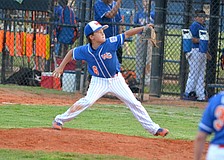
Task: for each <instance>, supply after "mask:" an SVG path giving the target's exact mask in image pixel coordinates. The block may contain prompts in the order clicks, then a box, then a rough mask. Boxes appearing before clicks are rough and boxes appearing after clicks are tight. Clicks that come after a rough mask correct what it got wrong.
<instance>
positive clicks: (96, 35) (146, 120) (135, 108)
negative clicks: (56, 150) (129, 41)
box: [53, 21, 169, 137]
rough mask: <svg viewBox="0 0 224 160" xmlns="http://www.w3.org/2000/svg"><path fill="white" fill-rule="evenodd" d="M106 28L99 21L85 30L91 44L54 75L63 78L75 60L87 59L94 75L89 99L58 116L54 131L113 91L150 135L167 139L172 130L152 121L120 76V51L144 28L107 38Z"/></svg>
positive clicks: (76, 51) (71, 55)
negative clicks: (64, 72)
mask: <svg viewBox="0 0 224 160" xmlns="http://www.w3.org/2000/svg"><path fill="white" fill-rule="evenodd" d="M106 28H108V26H107V25H104V26H102V25H101V24H99V23H98V22H97V21H91V22H89V23H88V24H87V25H86V26H85V29H84V32H85V35H86V37H87V39H88V41H89V43H88V44H87V45H83V46H79V47H76V48H74V49H72V50H70V51H69V52H68V53H67V54H66V56H65V58H64V59H63V61H62V63H61V64H60V66H59V67H58V68H56V69H55V71H54V72H53V75H54V76H56V77H60V75H61V74H62V73H63V69H64V67H65V65H66V64H67V63H68V62H69V61H70V60H72V59H74V60H85V61H86V62H87V63H88V71H89V73H90V75H92V78H91V81H90V85H89V88H88V91H87V94H86V96H85V97H83V98H81V99H79V100H78V101H76V102H75V103H74V104H73V105H72V106H71V107H70V108H69V109H68V110H67V111H66V112H65V113H63V114H61V115H58V116H56V117H55V120H54V121H53V128H54V129H58V130H61V129H62V125H63V124H64V123H65V122H67V121H70V120H72V119H74V118H75V117H76V116H77V115H79V114H80V113H81V112H82V111H84V110H85V109H87V108H88V107H90V106H91V105H93V103H94V102H95V101H97V100H98V99H99V98H100V97H102V96H103V95H105V94H106V93H109V92H110V93H112V94H114V95H115V96H117V97H118V98H119V99H120V100H122V101H123V102H124V103H125V104H126V105H127V106H128V107H129V108H130V110H131V112H132V113H133V115H134V116H135V118H136V119H137V120H138V121H139V122H140V123H141V125H142V126H143V127H144V128H145V129H146V130H147V131H148V132H149V133H151V134H153V135H155V136H158V135H160V136H163V137H164V136H166V135H167V134H168V133H169V131H168V130H167V129H164V128H160V126H159V125H158V124H156V123H154V122H153V121H152V120H151V118H150V116H149V115H148V113H147V111H146V110H145V108H144V107H143V106H142V104H141V103H140V102H139V101H138V100H137V99H136V98H135V96H134V94H133V93H132V92H131V90H130V88H129V87H128V85H127V84H126V82H125V80H124V78H123V76H122V74H121V73H120V64H119V62H118V59H117V55H116V51H117V49H118V48H119V47H120V45H122V44H123V43H124V39H125V38H129V37H130V36H133V35H134V34H137V33H138V32H140V31H142V30H143V28H144V27H137V28H133V29H131V30H128V31H126V32H124V33H122V34H119V35H117V36H113V37H110V38H105V34H104V30H105V29H106Z"/></svg>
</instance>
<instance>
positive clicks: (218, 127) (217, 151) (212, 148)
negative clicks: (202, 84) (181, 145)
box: [194, 91, 224, 160]
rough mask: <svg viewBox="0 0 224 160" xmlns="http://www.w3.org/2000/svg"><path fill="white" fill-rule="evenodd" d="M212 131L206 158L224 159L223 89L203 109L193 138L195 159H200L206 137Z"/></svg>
mask: <svg viewBox="0 0 224 160" xmlns="http://www.w3.org/2000/svg"><path fill="white" fill-rule="evenodd" d="M213 132H214V134H215V135H214V138H213V139H212V141H211V143H210V145H209V149H208V153H207V160H218V159H224V91H222V92H220V93H219V94H217V95H215V96H213V97H212V98H211V99H210V101H209V103H208V106H207V108H206V109H205V111H204V114H203V116H202V120H201V122H200V123H199V131H198V134H197V136H196V139H195V154H194V159H195V160H200V159H201V155H202V151H203V148H204V144H205V141H206V138H207V136H208V135H209V134H211V133H213Z"/></svg>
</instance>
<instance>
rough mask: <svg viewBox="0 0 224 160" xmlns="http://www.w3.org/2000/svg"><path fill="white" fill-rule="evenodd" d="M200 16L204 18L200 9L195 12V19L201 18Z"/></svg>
mask: <svg viewBox="0 0 224 160" xmlns="http://www.w3.org/2000/svg"><path fill="white" fill-rule="evenodd" d="M202 16H205V11H203V10H202V9H201V10H200V9H197V10H195V17H202Z"/></svg>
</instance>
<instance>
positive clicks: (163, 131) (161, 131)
mask: <svg viewBox="0 0 224 160" xmlns="http://www.w3.org/2000/svg"><path fill="white" fill-rule="evenodd" d="M168 133H169V130H168V129H165V128H159V129H158V131H157V132H156V134H155V135H154V136H162V137H165V136H166V135H167V134H168Z"/></svg>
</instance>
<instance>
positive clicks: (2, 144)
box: [0, 88, 208, 160]
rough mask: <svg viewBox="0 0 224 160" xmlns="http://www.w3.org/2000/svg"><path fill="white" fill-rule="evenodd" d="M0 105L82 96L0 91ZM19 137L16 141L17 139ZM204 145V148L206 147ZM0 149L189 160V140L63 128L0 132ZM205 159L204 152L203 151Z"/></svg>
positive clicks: (177, 102) (105, 100)
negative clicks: (58, 129)
mask: <svg viewBox="0 0 224 160" xmlns="http://www.w3.org/2000/svg"><path fill="white" fill-rule="evenodd" d="M0 95H1V96H0V104H9V103H13V104H14V103H15V104H48V105H49V104H50V105H68V106H69V105H71V104H72V103H74V101H75V100H77V99H79V98H80V97H82V95H78V94H76V95H75V96H74V95H63V96H61V95H60V96H59V95H49V94H47V95H43V94H35V95H34V94H33V93H30V92H24V91H19V90H14V89H6V88H0ZM97 103H98V104H107V103H110V104H121V103H122V102H120V101H119V100H117V99H108V98H101V99H100V100H98V101H97ZM144 103H150V104H161V105H162V104H164V105H165V104H168V105H176V106H186V107H187V106H198V107H204V106H205V103H197V102H190V103H189V102H184V101H180V100H169V99H165V98H164V99H163V98H150V99H149V101H146V102H144ZM18 137H19V138H18ZM207 147H208V144H207V145H206V148H207ZM0 148H12V149H23V150H36V151H37V150H43V151H62V152H78V153H84V154H88V153H90V154H110V155H120V156H127V157H132V158H139V159H148V160H180V159H181V160H192V159H193V141H184V140H169V139H163V138H154V139H151V138H144V137H137V136H126V135H120V134H111V133H105V132H97V131H89V130H79V129H69V128H64V129H63V130H62V131H56V130H53V129H51V128H50V127H49V128H29V129H7V130H3V129H2V130H0ZM204 156H205V152H204Z"/></svg>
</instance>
